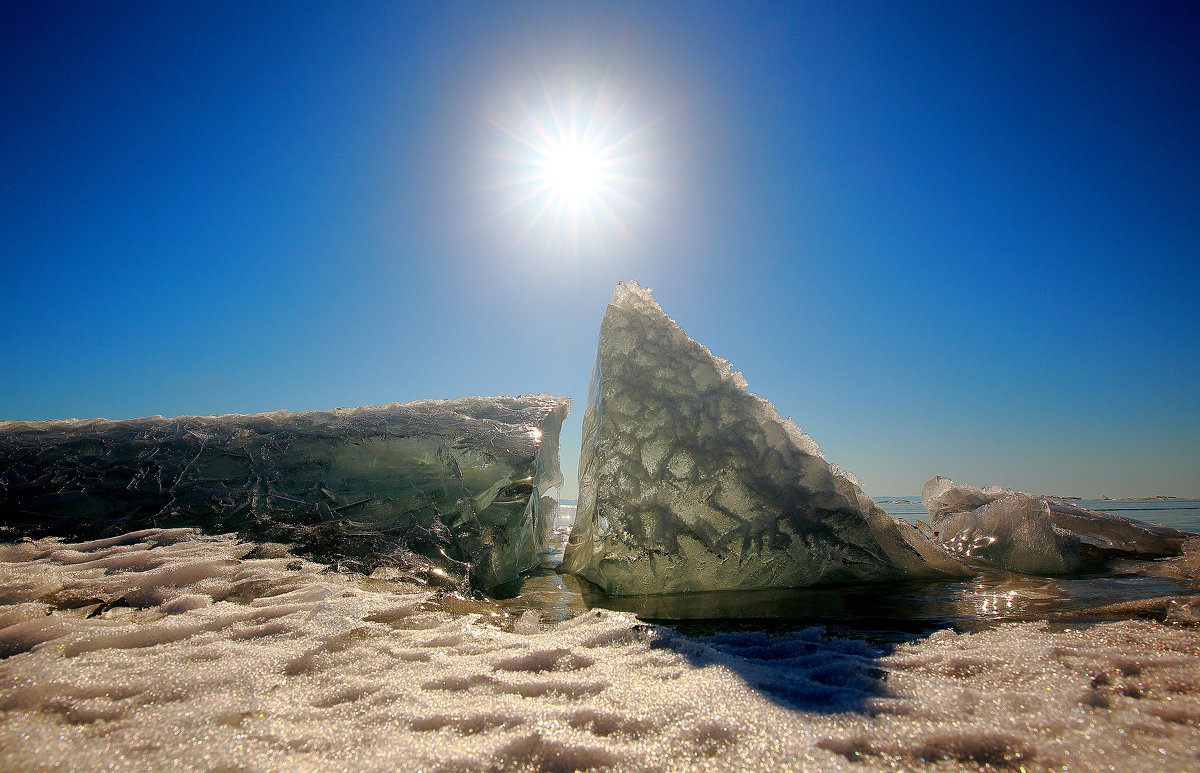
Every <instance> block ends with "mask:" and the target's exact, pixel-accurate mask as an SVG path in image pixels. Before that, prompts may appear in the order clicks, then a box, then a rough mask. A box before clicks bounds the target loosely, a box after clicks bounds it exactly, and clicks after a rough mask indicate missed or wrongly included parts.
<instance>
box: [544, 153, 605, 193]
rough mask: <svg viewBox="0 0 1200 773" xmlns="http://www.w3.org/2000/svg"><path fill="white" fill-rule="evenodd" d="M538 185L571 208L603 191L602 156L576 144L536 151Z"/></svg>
mask: <svg viewBox="0 0 1200 773" xmlns="http://www.w3.org/2000/svg"><path fill="white" fill-rule="evenodd" d="M538 152H539V153H540V154H541V156H542V159H541V167H542V185H543V186H544V187H545V188H546V189H547V191H549V192H550V193H551V194H552V195H553V196H556V197H558V198H560V199H562V200H564V201H567V202H570V203H572V204H580V203H585V202H587V201H588V199H590V198H591V197H593V196H599V195H600V194H601V193H602V192H603V191H604V187H605V184H604V160H605V159H604V155H603V154H602V153H601V152H600V151H598V150H597V149H596V148H595V147H589V146H588V145H586V144H584V143H583V142H581V141H579V140H567V141H565V142H553V143H549V144H548V145H547V146H546V147H544V148H539V149H538Z"/></svg>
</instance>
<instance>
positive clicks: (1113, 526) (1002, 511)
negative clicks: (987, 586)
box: [921, 475, 1195, 574]
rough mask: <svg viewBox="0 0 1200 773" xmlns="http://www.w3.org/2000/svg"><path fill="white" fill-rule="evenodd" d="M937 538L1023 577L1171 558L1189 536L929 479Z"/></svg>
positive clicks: (926, 492)
mask: <svg viewBox="0 0 1200 773" xmlns="http://www.w3.org/2000/svg"><path fill="white" fill-rule="evenodd" d="M921 501H922V503H923V504H924V505H925V509H927V510H928V511H929V515H930V522H931V524H932V528H933V531H934V533H935V535H936V539H938V540H939V541H940V542H941V543H942V544H943V545H944V546H945V547H946V548H947V549H948V550H949V551H950V552H951V553H952V554H955V555H957V556H959V557H961V558H962V559H964V560H966V561H969V562H971V563H977V564H982V565H992V566H999V567H1003V568H1005V569H1010V570H1012V571H1016V572H1024V573H1027V574H1069V573H1072V572H1076V571H1081V570H1085V569H1089V568H1094V567H1096V566H1097V565H1099V564H1102V563H1103V562H1105V561H1108V560H1110V559H1113V558H1142V559H1150V558H1160V557H1164V556H1177V555H1180V554H1181V553H1182V552H1183V543H1184V542H1185V541H1186V540H1187V539H1189V538H1191V537H1194V536H1195V535H1193V534H1190V533H1188V532H1185V531H1179V530H1178V529H1172V528H1169V527H1166V526H1159V525H1158V524H1152V523H1144V522H1142V521H1135V520H1133V519H1131V518H1124V517H1122V516H1119V515H1114V514H1112V513H1100V512H1096V511H1094V510H1086V509H1084V508H1082V507H1078V506H1076V505H1073V504H1070V503H1069V502H1064V501H1062V500H1061V499H1056V498H1054V497H1038V496H1033V495H1031V494H1025V493H1021V492H1016V491H1009V490H1007V489H1003V488H1000V487H999V486H989V487H987V488H980V487H978V486H972V485H964V484H956V483H955V482H954V481H952V480H950V479H949V478H944V477H942V476H940V475H939V476H937V477H936V478H933V479H931V480H929V481H928V482H926V483H925V485H924V486H923V487H922V489H921Z"/></svg>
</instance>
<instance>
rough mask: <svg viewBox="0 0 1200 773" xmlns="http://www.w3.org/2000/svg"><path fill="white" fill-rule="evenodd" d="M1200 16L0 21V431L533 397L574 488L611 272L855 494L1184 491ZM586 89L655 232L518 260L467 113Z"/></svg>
mask: <svg viewBox="0 0 1200 773" xmlns="http://www.w3.org/2000/svg"><path fill="white" fill-rule="evenodd" d="M1198 9H1200V6H1197V5H1195V4H1194V3H1187V2H1182V3H1086V2H1081V3H1067V2H1063V3H1052V4H1045V3H1038V2H1003V3H892V2H881V3H839V2H830V3H783V4H761V5H759V4H751V3H727V4H703V3H686V4H684V3H670V4H665V3H664V4H656V3H553V4H550V3H534V2H527V3H486V4H484V3H454V2H439V3H429V4H419V3H378V4H373V3H366V2H363V3H351V4H338V3H292V2H289V3H265V2H264V3H217V2H211V3H199V4H193V3H178V2H162V3H149V2H146V3H131V2H111V3H82V2H79V3H27V4H26V3H9V4H5V6H4V9H3V10H2V11H0V72H3V73H4V77H3V79H0V95H2V99H3V102H2V104H3V105H4V110H3V117H2V118H0V148H2V150H0V288H3V293H4V295H3V297H4V302H3V303H2V304H0V330H2V331H3V335H2V336H0V418H10V419H39V418H62V417H69V416H79V417H85V416H97V415H102V416H108V417H112V418H120V417H130V416H139V415H148V414H155V413H161V414H166V415H173V414H184V413H189V414H195V413H198V414H208V413H226V412H239V413H243V412H257V411H265V410H272V409H276V408H289V409H295V410H306V409H317V408H332V407H335V406H339V405H357V404H364V403H386V402H390V401H396V400H398V401H406V400H413V399H418V398H424V397H457V396H462V395H470V394H502V393H507V394H520V393H529V392H549V393H555V394H567V395H571V396H573V397H575V398H576V399H577V401H578V402H577V410H576V411H575V412H574V414H573V416H572V418H571V419H570V420H569V423H568V426H567V428H566V434H565V438H564V442H563V453H564V460H565V461H567V462H568V467H569V472H570V474H573V472H574V464H573V460H574V459H575V458H577V455H578V444H579V414H580V413H581V412H582V410H581V409H582V401H583V398H584V397H585V396H586V392H587V378H588V373H589V370H590V366H591V361H592V358H593V356H594V351H595V342H596V334H597V330H598V327H599V322H600V319H601V317H602V315H603V313H604V307H605V304H606V302H607V300H608V298H609V296H610V295H611V293H612V289H613V286H614V285H615V283H616V282H617V281H619V280H623V279H637V280H638V281H639V282H641V283H642V284H644V285H649V286H652V287H654V288H655V292H656V297H657V298H658V299H659V301H660V302H661V303H662V305H663V307H664V309H665V310H666V311H667V313H668V314H670V315H671V316H672V317H674V318H675V319H676V320H677V321H678V322H679V323H680V324H681V325H682V326H683V328H684V329H685V330H686V331H687V332H688V334H689V335H691V336H692V337H693V338H696V339H697V340H699V341H701V342H702V343H704V344H706V345H707V346H708V347H709V348H710V349H712V351H713V352H714V353H716V354H718V355H721V356H724V357H726V358H728V359H730V360H731V361H732V362H733V364H734V366H735V367H737V368H738V369H740V370H742V371H743V372H744V374H745V375H746V377H747V378H748V379H749V381H750V388H751V390H752V391H754V392H755V393H757V394H759V395H761V396H763V397H765V398H767V399H769V400H772V401H773V402H775V403H776V405H777V406H778V407H779V409H780V412H781V413H782V414H784V415H791V416H793V417H794V418H795V419H796V421H797V422H798V423H799V424H800V425H801V426H802V427H803V428H804V429H805V430H806V431H808V432H809V433H810V434H811V435H812V436H813V437H814V438H815V439H816V440H817V441H818V442H819V443H820V444H821V446H822V448H823V449H824V451H825V452H826V455H827V457H828V458H829V459H830V460H831V461H834V462H837V463H839V464H841V465H842V466H844V467H847V468H849V469H851V470H853V471H855V472H856V473H857V474H858V475H859V477H860V478H862V480H863V482H864V484H865V486H866V488H867V490H868V492H870V493H872V494H875V495H901V494H912V493H917V492H918V491H919V490H920V486H921V484H922V483H923V482H924V481H925V480H926V479H927V478H929V477H931V476H933V475H935V474H943V475H949V476H951V477H953V478H955V479H958V480H963V481H969V482H976V483H981V484H991V483H997V484H1003V485H1007V486H1012V487H1016V488H1021V489H1025V490H1034V491H1055V492H1059V493H1065V494H1082V495H1091V496H1098V495H1101V494H1107V495H1110V496H1130V495H1143V494H1158V493H1163V494H1174V495H1192V496H1195V495H1200V311H1198V310H1197V301H1198V299H1200V143H1198V142H1197V137H1200V46H1197V45H1196V41H1197V40H1198V39H1200V10H1198ZM605 66H606V67H608V68H609V69H610V71H612V72H615V73H618V74H619V75H620V76H621V78H620V79H619V85H620V90H621V91H622V92H625V93H627V94H628V96H629V99H630V102H629V109H628V114H627V116H628V117H632V118H635V119H637V120H640V121H649V120H651V119H658V120H657V121H656V122H655V123H654V126H653V130H652V131H651V132H649V133H648V134H647V135H646V136H645V137H643V138H642V140H641V141H643V142H644V147H645V149H646V150H647V158H646V159H645V165H644V167H643V169H644V176H645V177H646V178H647V180H646V181H645V182H646V183H647V184H646V185H645V186H644V188H643V189H641V190H640V191H639V194H638V195H639V196H640V197H641V199H642V200H643V203H644V204H645V206H646V208H647V209H648V210H650V216H647V217H646V218H642V219H639V220H637V221H636V222H631V223H630V229H631V236H630V238H627V239H625V238H619V239H617V238H614V239H612V240H611V241H610V242H609V243H607V244H606V246H605V247H604V248H603V249H592V248H586V247H585V248H582V249H575V250H571V249H566V248H561V249H560V248H558V247H556V245H554V244H534V243H521V242H517V241H514V240H513V239H511V238H508V237H510V236H511V229H510V230H509V231H506V230H504V229H505V228H506V226H505V225H504V224H503V223H502V222H501V223H500V225H497V221H494V220H488V219H487V218H486V217H485V216H484V215H485V210H487V208H488V206H493V209H494V205H495V204H496V202H497V201H498V199H497V198H496V196H497V195H498V194H496V193H495V192H491V193H483V194H481V193H480V191H479V188H480V187H481V186H482V184H483V181H484V180H485V179H486V178H487V176H488V174H489V169H490V167H489V165H494V159H493V158H492V157H491V154H492V148H493V143H494V140H495V137H494V136H493V135H494V134H495V133H496V130H495V128H494V127H493V126H491V125H489V123H488V119H489V118H491V117H493V113H494V112H495V111H496V110H497V107H496V105H497V104H503V102H504V97H505V95H506V94H509V93H525V92H526V91H528V89H530V88H532V86H531V85H530V84H532V83H533V82H535V81H536V77H537V75H538V74H539V73H540V74H541V75H542V77H543V78H549V79H554V78H557V77H565V76H564V74H570V75H571V77H576V76H577V77H578V78H580V79H582V80H587V78H589V77H593V78H594V77H596V73H597V72H598V71H599V70H600V68H602V67H605ZM614 82H617V81H614ZM502 220H503V218H501V221H502ZM510 225H512V224H510ZM564 494H565V495H567V496H574V487H573V483H570V484H568V487H567V490H566V491H565V492H564Z"/></svg>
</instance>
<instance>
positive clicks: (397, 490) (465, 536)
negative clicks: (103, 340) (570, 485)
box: [0, 395, 571, 589]
mask: <svg viewBox="0 0 1200 773" xmlns="http://www.w3.org/2000/svg"><path fill="white" fill-rule="evenodd" d="M570 403H571V401H570V399H568V398H564V397H551V396H548V395H531V396H525V397H469V398H462V399H458V400H421V401H417V402H412V403H392V404H390V405H385V406H364V407H359V408H338V409H336V410H332V411H309V412H305V413H293V412H290V411H274V412H271V413H262V414H256V415H224V416H182V417H178V418H163V417H161V416H155V417H152V418H142V419H129V420H122V421H109V420H107V419H90V420H78V419H71V420H66V421H39V422H21V421H5V422H0V533H2V534H3V535H4V536H5V537H6V538H7V539H13V538H19V537H41V536H47V535H53V536H63V537H70V538H75V539H95V538H102V537H109V536H114V535H118V534H121V533H124V532H128V531H133V530H136V529H145V528H153V527H160V528H161V527H177V526H195V527H200V528H203V529H204V530H206V531H208V532H209V533H221V532H238V533H239V534H240V535H242V536H243V537H245V538H249V539H255V540H272V541H279V542H289V543H295V544H296V545H297V547H298V549H299V550H300V551H301V552H303V553H304V554H306V555H308V556H311V557H313V558H315V559H316V560H319V561H323V562H330V563H336V564H338V565H340V566H343V567H347V568H359V569H363V570H365V571H370V570H371V569H374V568H376V567H378V566H395V567H398V568H400V569H402V570H406V571H409V572H411V573H413V575H414V576H416V575H420V576H422V577H424V578H425V579H426V580H427V581H428V580H434V581H438V582H448V583H455V582H459V581H463V580H466V579H468V578H469V580H470V582H472V583H473V584H474V585H475V586H476V587H479V588H482V589H487V588H490V587H492V586H494V585H497V584H499V583H502V582H505V581H507V580H510V579H513V578H514V577H516V576H517V574H518V573H520V572H521V571H523V570H524V569H527V568H529V567H531V566H533V565H534V564H535V563H536V562H537V551H538V550H539V549H540V548H541V547H542V546H544V544H545V540H546V537H547V535H548V532H549V528H550V524H551V522H552V521H553V517H554V509H555V508H556V507H557V499H556V498H555V496H553V495H552V493H553V492H552V490H553V489H554V488H556V487H557V486H559V485H561V483H562V474H561V472H560V470H559V461H558V436H559V429H560V427H561V425H562V421H563V419H564V418H565V417H566V414H567V411H568V409H569V407H570Z"/></svg>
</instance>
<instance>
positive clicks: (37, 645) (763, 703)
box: [0, 529, 1200, 771]
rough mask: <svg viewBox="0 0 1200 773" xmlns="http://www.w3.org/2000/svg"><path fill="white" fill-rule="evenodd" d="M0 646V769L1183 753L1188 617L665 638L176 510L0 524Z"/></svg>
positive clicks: (1198, 643)
mask: <svg viewBox="0 0 1200 773" xmlns="http://www.w3.org/2000/svg"><path fill="white" fill-rule="evenodd" d="M1177 606H1178V607H1179V608H1178V609H1177V610H1175V613H1174V616H1175V618H1176V619H1179V620H1185V619H1187V618H1188V615H1189V614H1191V612H1193V611H1194V610H1190V609H1188V608H1186V607H1185V606H1183V605H1177ZM0 654H3V655H4V656H5V657H4V658H3V659H0V769H3V770H6V771H8V770H13V771H22V770H41V769H53V768H57V769H62V770H99V769H110V768H115V769H119V770H164V769H171V768H182V769H207V770H266V769H274V768H278V769H282V770H355V771H357V770H413V771H420V770H428V771H474V770H536V771H562V770H568V771H569V770H576V769H580V770H585V769H594V770H693V769H694V770H771V771H782V770H839V769H841V770H871V769H901V770H909V769H917V770H938V771H942V770H978V769H980V768H981V767H984V768H985V769H994V770H1020V769H1025V770H1050V769H1053V770H1178V771H1194V770H1196V769H1198V768H1200V629H1198V628H1196V627H1194V626H1189V625H1185V624H1165V623H1160V622H1154V621H1148V620H1123V621H1118V622H1111V623H1104V624H1097V625H1092V626H1090V627H1084V626H1079V625H1071V626H1062V625H1060V626H1057V627H1051V626H1050V625H1049V624H1047V623H1007V624H1001V625H997V626H995V627H993V628H990V629H987V630H984V631H981V632H977V633H973V634H957V633H954V632H953V631H951V630H941V631H938V632H937V633H934V634H932V635H930V636H927V637H925V638H920V639H917V640H914V641H911V642H906V643H901V644H878V643H871V642H870V641H867V640H863V639H861V638H858V639H847V638H833V637H826V636H825V635H823V632H822V631H821V630H820V629H811V628H810V629H807V630H801V631H795V632H790V633H783V634H779V635H773V636H772V635H768V634H766V633H761V632H732V633H721V634H716V635H712V636H707V637H686V636H683V635H681V634H679V633H677V632H675V631H673V630H671V629H667V628H660V627H655V626H650V625H646V624H643V623H640V622H639V621H638V620H637V619H636V618H635V617H633V616H631V615H627V614H623V613H616V612H609V611H603V610H592V611H590V612H587V613H585V614H582V615H579V616H576V617H573V618H570V619H567V620H563V621H561V622H554V621H552V620H540V619H538V616H537V613H536V612H526V613H524V614H523V615H521V616H519V617H518V616H514V615H512V614H509V613H508V612H506V611H505V609H504V608H502V607H500V606H498V605H497V604H495V603H493V602H490V601H480V600H470V599H463V598H460V597H456V596H448V595H438V594H437V593H436V592H435V591H431V590H428V589H425V588H422V587H418V586H413V585H408V584H403V583H400V582H398V581H395V580H393V579H389V578H388V577H387V576H386V575H384V574H377V575H376V576H374V577H370V578H368V577H364V576H361V575H353V574H342V573H337V572H332V571H328V570H326V569H325V568H324V567H322V566H320V565H317V564H314V563H311V562H308V561H305V560H302V559H299V558H296V557H295V556H292V555H290V554H289V553H287V551H286V549H284V548H283V547H282V546H277V545H271V544H255V543H243V542H238V541H237V540H236V539H234V538H233V537H211V536H201V535H200V534H198V533H197V532H194V531H191V530H186V529H177V530H149V531H143V532H138V533H135V534H129V535H125V536H123V537H120V538H115V539H112V540H102V541H97V542H91V543H78V544H64V543H62V542H60V541H58V540H53V539H50V540H43V541H39V542H22V543H10V544H6V545H2V546H0Z"/></svg>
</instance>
